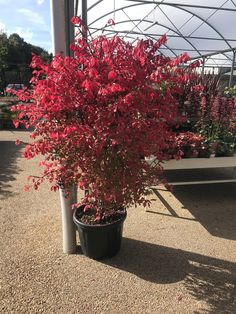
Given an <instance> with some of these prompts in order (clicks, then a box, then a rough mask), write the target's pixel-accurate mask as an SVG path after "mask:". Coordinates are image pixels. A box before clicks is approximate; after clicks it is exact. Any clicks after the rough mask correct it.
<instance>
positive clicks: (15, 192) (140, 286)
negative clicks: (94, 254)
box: [0, 131, 236, 314]
mask: <svg viewBox="0 0 236 314" xmlns="http://www.w3.org/2000/svg"><path fill="white" fill-rule="evenodd" d="M27 137H28V132H23V131H22V132H15V131H13V132H10V131H0V251H1V258H0V313H4V314H5V313H17V314H18V313H111V314H113V313H114V314H115V313H122V314H123V313H161V314H162V313H180V314H184V313H196V314H197V313H198V314H200V313H212V314H213V313H214V314H215V313H216V314H217V313H222V314H223V313H224V314H225V313H226V314H227V313H230V314H231V313H236V287H235V284H236V264H235V261H236V228H235V226H236V208H235V204H236V193H235V191H236V185H235V184H225V185H223V184H216V185H205V186H204V185H202V186H198V187H196V186H194V187H189V186H188V187H178V188H176V189H175V191H174V193H173V194H171V193H169V192H167V191H164V190H158V193H161V195H162V198H163V199H164V201H165V202H166V204H165V205H166V206H164V205H163V203H161V202H160V200H159V199H158V198H157V196H156V195H155V194H154V195H153V198H155V201H154V202H153V204H152V207H151V208H150V209H149V211H146V210H145V209H144V208H131V209H129V211H128V218H127V220H126V222H125V226H124V239H123V244H122V249H121V251H120V253H119V254H118V255H117V256H116V257H114V258H112V259H110V260H104V261H101V262H98V261H94V260H90V259H88V258H86V257H84V256H83V255H82V254H80V253H78V254H74V255H64V254H63V253H62V243H61V242H62V239H61V221H60V205H59V196H58V194H57V193H54V192H50V191H49V186H48V185H47V184H45V185H43V186H42V187H41V188H40V190H39V191H30V192H28V193H27V192H24V191H23V187H24V185H25V183H26V181H27V177H28V175H30V174H34V173H35V172H37V171H38V160H32V161H26V160H25V159H23V158H22V157H21V154H20V151H19V147H15V145H14V141H15V139H17V138H19V139H23V140H26V139H27ZM79 196H81V194H80V193H79Z"/></svg>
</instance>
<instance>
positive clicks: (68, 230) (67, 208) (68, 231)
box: [59, 185, 77, 254]
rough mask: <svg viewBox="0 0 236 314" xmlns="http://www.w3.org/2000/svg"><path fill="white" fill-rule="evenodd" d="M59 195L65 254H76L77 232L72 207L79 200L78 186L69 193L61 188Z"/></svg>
mask: <svg viewBox="0 0 236 314" xmlns="http://www.w3.org/2000/svg"><path fill="white" fill-rule="evenodd" d="M59 193H60V201H61V216H62V239H63V252H64V253H65V254H72V253H75V252H76V231H75V224H74V222H73V211H72V208H71V205H72V204H73V203H75V202H76V200H77V189H76V186H75V185H73V186H72V188H71V189H70V190H69V191H67V190H66V189H64V188H60V189H59Z"/></svg>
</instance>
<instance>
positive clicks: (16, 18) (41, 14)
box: [0, 0, 52, 52]
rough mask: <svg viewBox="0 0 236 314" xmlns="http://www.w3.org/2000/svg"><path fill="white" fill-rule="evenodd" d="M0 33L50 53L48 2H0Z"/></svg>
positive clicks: (25, 0)
mask: <svg viewBox="0 0 236 314" xmlns="http://www.w3.org/2000/svg"><path fill="white" fill-rule="evenodd" d="M0 31H4V32H6V33H7V34H8V35H10V34H12V33H17V34H19V35H20V36H21V37H22V38H24V40H25V41H26V42H28V43H31V44H33V45H36V46H40V47H42V48H44V49H46V50H47V51H49V52H51V51H52V39H51V20H50V0H0Z"/></svg>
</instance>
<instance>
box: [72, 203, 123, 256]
mask: <svg viewBox="0 0 236 314" xmlns="http://www.w3.org/2000/svg"><path fill="white" fill-rule="evenodd" d="M81 206H84V205H81ZM81 206H80V207H78V208H77V209H75V211H74V214H73V220H74V223H75V225H76V226H77V229H78V232H79V238H80V245H81V248H82V252H83V254H84V255H86V256H88V257H90V258H92V259H97V260H98V259H103V258H106V257H112V256H114V255H116V254H117V253H118V252H119V250H120V247H121V240H122V232H123V223H124V220H125V218H126V216H127V213H126V211H125V213H124V216H123V217H122V218H121V219H120V220H118V221H115V222H114V223H110V224H106V225H88V224H84V223H82V222H81V221H80V220H79V219H78V218H77V213H80V212H81V209H82V208H81Z"/></svg>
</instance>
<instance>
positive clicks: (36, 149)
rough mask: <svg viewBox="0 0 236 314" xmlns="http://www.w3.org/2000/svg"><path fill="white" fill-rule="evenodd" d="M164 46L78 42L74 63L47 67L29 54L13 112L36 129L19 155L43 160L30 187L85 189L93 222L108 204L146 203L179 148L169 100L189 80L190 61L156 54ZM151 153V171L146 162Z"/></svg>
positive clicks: (59, 60) (115, 40) (60, 61)
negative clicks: (26, 84) (28, 74)
mask: <svg viewBox="0 0 236 314" xmlns="http://www.w3.org/2000/svg"><path fill="white" fill-rule="evenodd" d="M73 22H74V23H80V24H81V22H80V20H79V19H78V18H74V19H73ZM165 42H166V38H165V37H162V38H160V40H159V41H157V42H152V41H151V40H139V41H138V42H137V44H136V45H135V46H134V45H131V44H130V43H129V42H126V41H124V40H122V39H121V38H120V37H118V36H115V37H112V38H109V39H108V38H105V37H104V36H99V37H96V38H90V39H85V38H83V37H82V36H77V38H76V39H75V41H74V43H73V44H72V45H71V49H72V50H73V52H74V57H69V56H62V55H56V56H55V57H54V58H53V60H52V61H51V62H50V63H49V64H47V63H45V62H44V61H43V60H42V59H40V58H39V57H37V56H33V60H32V64H31V66H32V68H33V78H32V80H31V88H30V89H28V90H27V91H23V92H20V93H18V97H19V98H20V99H21V100H22V101H23V102H22V103H20V104H19V105H17V106H15V107H14V110H16V111H17V112H18V118H17V120H16V121H15V123H16V125H17V124H18V123H23V124H24V125H25V126H26V127H29V126H31V127H33V131H32V133H31V135H30V137H31V139H32V141H30V143H28V144H27V145H26V147H25V151H24V156H25V157H26V158H27V159H31V158H33V157H35V156H37V155H43V156H44V160H43V161H42V162H41V163H40V165H41V166H42V167H43V170H42V176H41V177H35V176H31V177H30V178H29V179H30V180H32V183H33V186H34V188H35V189H37V188H38V187H39V185H40V184H41V183H42V182H43V181H44V180H45V179H48V180H49V182H50V183H51V189H52V190H57V189H58V186H59V184H60V183H62V184H63V185H64V186H65V187H69V186H71V185H72V184H76V185H78V186H79V187H80V188H81V189H88V190H89V194H88V195H86V196H85V198H84V199H83V201H82V202H84V203H88V202H93V204H94V205H93V206H95V207H96V211H97V217H99V218H96V219H97V220H100V219H102V218H101V217H102V216H103V213H104V212H105V210H106V208H110V207H111V204H112V206H113V209H117V208H121V207H122V208H123V207H128V206H130V205H136V204H142V205H144V206H145V205H148V203H149V201H148V200H147V199H146V198H145V196H146V195H148V194H149V193H150V190H149V187H150V186H151V185H153V184H157V183H159V182H160V181H161V180H162V166H161V163H162V162H163V160H167V159H169V158H170V156H168V154H167V153H166V151H168V148H170V149H171V148H173V147H174V146H175V145H176V143H175V134H174V132H173V131H172V130H173V128H174V127H175V126H176V124H178V122H179V117H178V103H177V101H176V97H174V95H176V94H180V93H181V92H182V90H181V88H180V86H182V85H183V83H184V81H185V80H187V77H186V73H185V70H184V69H182V68H180V67H179V65H180V64H182V63H183V62H186V61H187V60H188V56H187V55H186V54H183V55H180V56H179V57H177V58H175V59H170V58H167V57H163V56H161V55H159V54H158V49H159V47H160V46H161V45H162V44H164V43H165ZM150 155H153V156H155V157H156V159H157V160H158V162H157V163H156V166H155V167H153V166H151V165H149V164H148V163H147V162H146V161H145V159H144V157H145V156H150ZM27 188H28V187H27ZM88 207H89V206H87V207H86V208H87V209H88Z"/></svg>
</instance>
